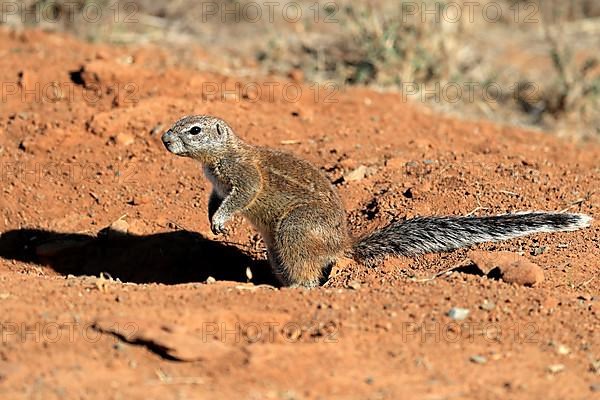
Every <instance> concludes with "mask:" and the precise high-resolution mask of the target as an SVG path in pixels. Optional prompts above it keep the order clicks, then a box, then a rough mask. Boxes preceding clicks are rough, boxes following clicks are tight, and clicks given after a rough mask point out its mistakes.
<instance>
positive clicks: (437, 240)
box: [353, 212, 592, 265]
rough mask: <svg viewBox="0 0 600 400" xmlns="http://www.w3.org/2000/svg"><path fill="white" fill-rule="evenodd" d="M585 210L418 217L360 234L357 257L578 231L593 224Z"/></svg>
mask: <svg viewBox="0 0 600 400" xmlns="http://www.w3.org/2000/svg"><path fill="white" fill-rule="evenodd" d="M591 221H592V218H591V217H589V216H587V215H584V214H566V213H552V212H524V213H515V214H503V215H496V216H488V217H418V218H412V219H408V220H405V221H399V222H394V223H391V224H390V225H388V226H386V227H384V228H382V229H379V230H376V231H374V232H371V233H369V234H367V235H365V236H363V237H361V238H359V239H358V240H357V241H356V242H355V243H354V246H353V258H354V259H355V260H356V261H358V262H361V263H364V264H366V265H374V264H376V263H377V262H378V261H380V260H382V259H384V258H386V257H389V256H412V255H417V254H423V253H433V252H441V251H448V250H454V249H458V248H460V247H466V246H470V245H473V244H477V243H483V242H497V241H500V240H507V239H512V238H516V237H519V236H525V235H529V234H532V233H541V232H560V231H575V230H578V229H582V228H586V227H588V226H590V223H591Z"/></svg>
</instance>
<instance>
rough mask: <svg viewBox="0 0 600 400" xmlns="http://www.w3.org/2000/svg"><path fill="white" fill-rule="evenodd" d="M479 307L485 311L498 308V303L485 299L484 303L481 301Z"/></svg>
mask: <svg viewBox="0 0 600 400" xmlns="http://www.w3.org/2000/svg"><path fill="white" fill-rule="evenodd" d="M479 308H481V309H482V310H485V311H492V310H493V309H494V308H496V303H494V302H493V301H490V300H487V299H486V300H484V301H483V303H481V305H480V306H479Z"/></svg>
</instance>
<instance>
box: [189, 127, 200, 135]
mask: <svg viewBox="0 0 600 400" xmlns="http://www.w3.org/2000/svg"><path fill="white" fill-rule="evenodd" d="M200 132H202V128H200V127H199V126H193V127H192V129H190V134H191V135H197V134H199V133H200Z"/></svg>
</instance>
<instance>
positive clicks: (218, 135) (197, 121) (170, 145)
mask: <svg viewBox="0 0 600 400" xmlns="http://www.w3.org/2000/svg"><path fill="white" fill-rule="evenodd" d="M233 140H235V136H234V134H233V129H231V127H230V126H229V125H227V123H226V122H225V121H223V120H222V119H220V118H216V117H211V116H209V115H193V116H187V117H183V118H181V119H180V120H179V121H177V122H175V124H173V126H172V127H171V128H170V129H169V130H168V131H166V132H165V133H164V134H163V135H162V141H163V143H164V145H165V147H166V148H167V150H169V151H170V152H171V153H173V154H176V155H178V156H183V157H190V158H195V159H198V160H200V161H203V160H207V159H209V158H213V157H215V156H217V157H218V155H219V154H220V153H222V152H223V151H224V150H225V149H226V148H227V145H228V144H229V143H231V142H232V141H233Z"/></svg>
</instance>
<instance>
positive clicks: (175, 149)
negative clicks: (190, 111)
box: [161, 131, 187, 156]
mask: <svg viewBox="0 0 600 400" xmlns="http://www.w3.org/2000/svg"><path fill="white" fill-rule="evenodd" d="M161 139H162V142H163V144H164V145H165V147H166V148H167V150H169V151H170V152H171V153H173V154H176V155H178V156H185V155H187V151H186V150H185V147H184V146H183V143H182V142H181V140H179V138H177V136H175V135H173V134H172V132H171V131H167V132H165V134H164V135H162V138H161Z"/></svg>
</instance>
